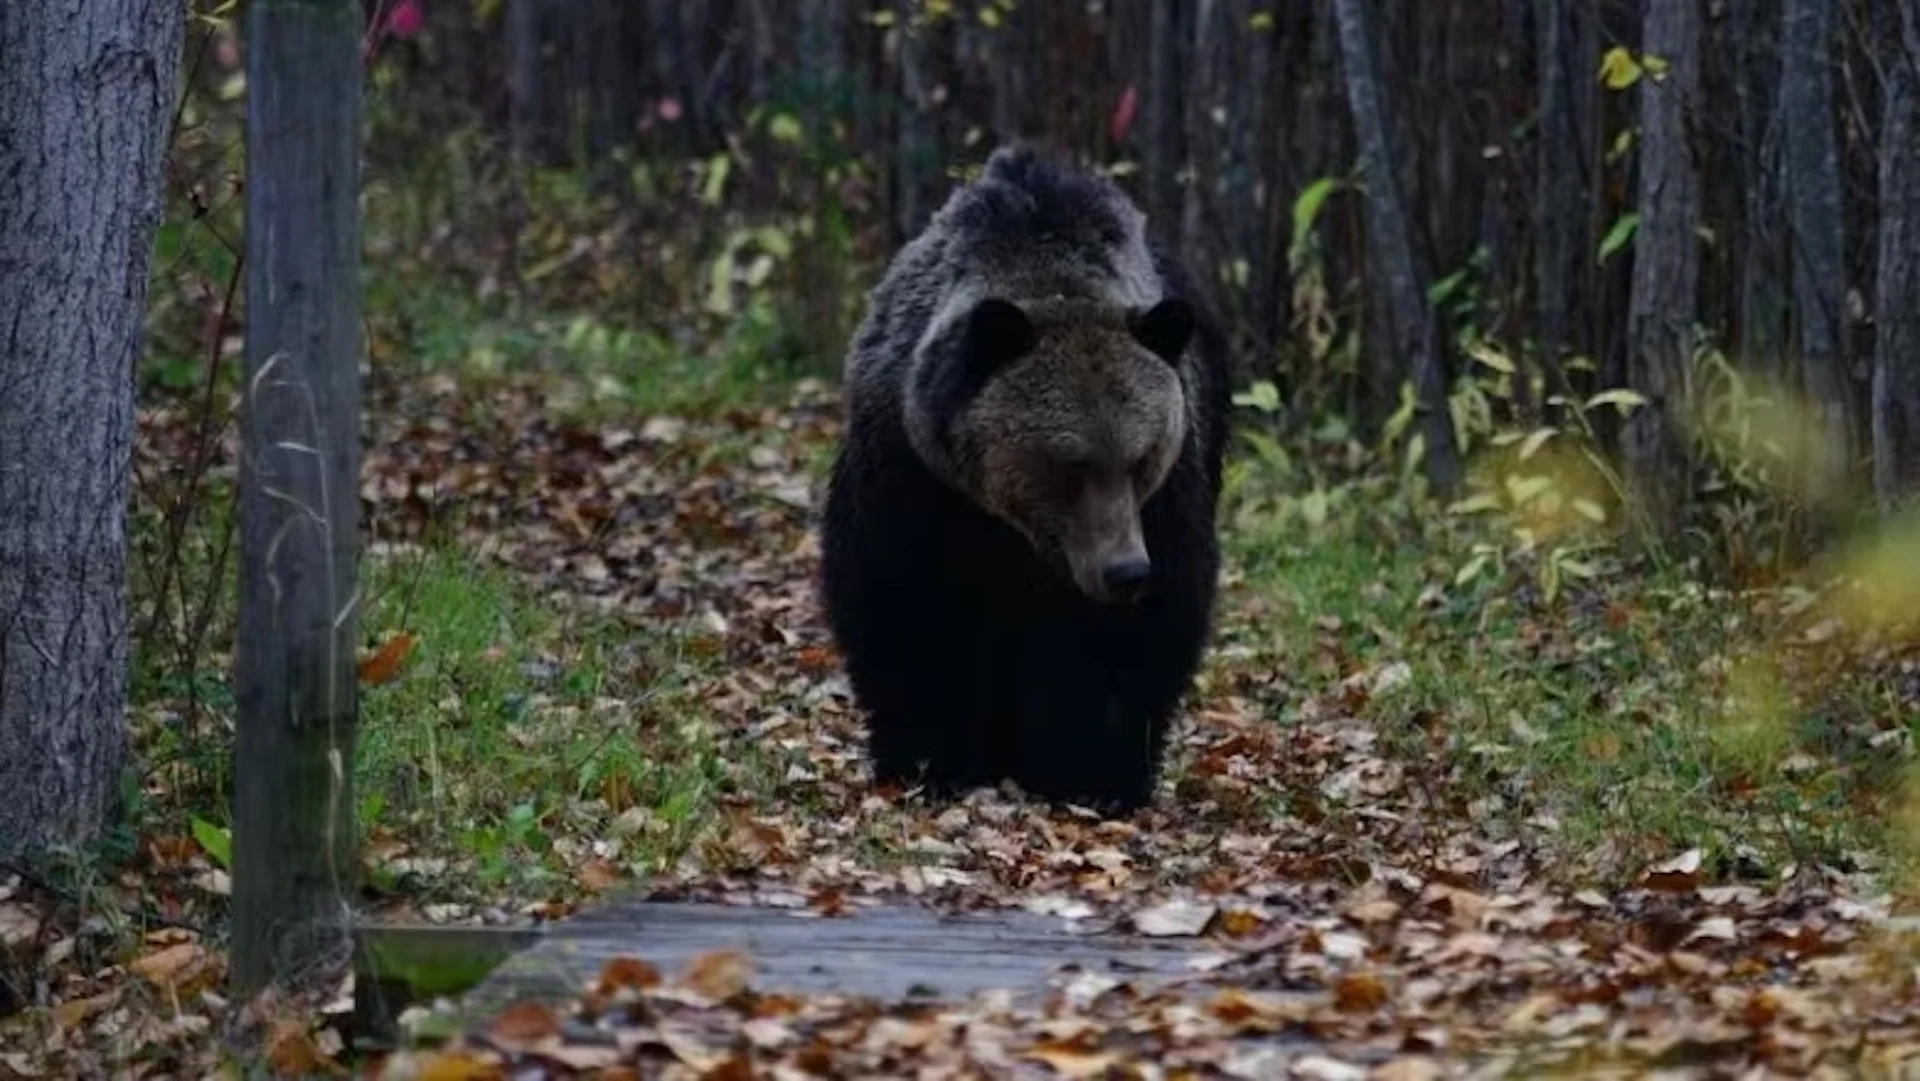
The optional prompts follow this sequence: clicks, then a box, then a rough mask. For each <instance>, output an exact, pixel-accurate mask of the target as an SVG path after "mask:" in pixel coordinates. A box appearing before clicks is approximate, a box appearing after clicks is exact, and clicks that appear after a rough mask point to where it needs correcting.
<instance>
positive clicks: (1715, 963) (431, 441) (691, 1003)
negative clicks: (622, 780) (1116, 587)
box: [364, 381, 1920, 1078]
mask: <svg viewBox="0 0 1920 1081" xmlns="http://www.w3.org/2000/svg"><path fill="white" fill-rule="evenodd" d="M422 395H424V398H423V397H422ZM552 404H553V403H551V402H549V401H548V400H546V399H545V397H544V396H543V392H542V391H541V390H539V389H538V388H537V387H536V386H534V385H532V384H511V383H509V384H506V385H504V386H502V387H500V388H497V389H495V390H492V391H489V392H486V393H484V394H476V393H475V392H474V391H472V390H471V389H470V388H456V387H455V386H454V384H452V383H451V382H450V381H448V382H441V383H435V382H433V381H428V382H427V383H426V384H425V385H424V386H423V387H416V388H411V389H410V390H409V391H408V403H407V405H406V406H405V407H404V408H403V409H399V410H393V409H387V408H384V407H381V408H377V409H375V410H374V411H373V413H372V415H373V416H374V417H375V418H377V420H376V424H375V429H376V430H375V436H374V441H373V446H374V448H375V450H374V451H373V452H372V453H371V454H370V457H369V460H368V471H367V479H366V481H365V486H364V494H365V495H366V497H367V498H368V500H369V501H370V504H371V506H372V507H373V508H374V510H373V513H372V518H373V519H374V520H376V521H377V522H378V523H379V529H380V530H381V531H382V532H383V533H385V534H387V535H391V534H393V533H394V532H395V530H396V529H398V530H399V531H401V532H402V533H404V532H405V531H406V530H408V529H409V528H412V526H410V525H409V523H415V524H424V523H429V522H432V523H439V524H440V525H442V526H444V525H445V524H446V523H459V530H460V532H461V533H462V534H463V537H464V539H465V541H466V542H467V543H469V544H470V545H471V546H472V547H474V548H475V549H476V550H480V551H485V552H487V553H490V554H491V555H493V556H494V557H496V558H499V559H501V560H504V561H505V562H507V563H508V564H510V565H512V566H514V567H515V568H517V569H519V570H520V571H522V572H524V573H525V574H527V575H529V576H530V577H532V578H533V579H534V580H537V581H539V582H540V583H542V585H543V586H544V587H546V588H548V589H549V590H551V591H553V592H554V593H555V595H557V596H567V597H574V598H579V599H581V600H583V601H585V602H587V603H590V604H593V605H598V606H602V607H605V608H607V609H610V610H613V611H617V612H621V613H624V614H627V615H630V616H631V617H632V618H633V619H634V620H635V622H636V624H638V625H664V624H666V623H669V622H673V623H677V624H680V625H690V626H692V627H693V628H695V633H696V641H697V642H699V643H701V648H704V649H707V650H711V651H713V652H715V653H717V654H718V655H719V656H721V657H723V658H724V660H725V662H726V663H725V664H723V665H720V666H718V671H719V673H720V674H718V675H716V676H714V677H713V679H712V682H711V684H710V685H709V686H706V687H704V688H702V697H703V699H704V700H705V701H706V702H707V703H708V704H709V705H710V706H711V707H712V711H713V713H712V715H713V716H714V717H715V718H716V723H717V724H719V725H720V726H721V727H722V728H723V731H722V733H721V734H720V736H719V740H720V748H721V756H722V757H723V758H728V757H732V755H731V753H730V752H731V751H733V750H738V751H740V752H741V756H742V757H745V755H746V754H747V753H748V752H751V753H752V754H755V755H760V756H763V757H764V756H769V755H770V756H773V758H774V761H775V762H776V763H777V764H778V765H777V774H776V775H777V777H778V783H777V784H774V785H763V786H759V787H757V788H756V787H755V786H752V785H745V784H743V785H742V786H741V790H740V791H739V792H738V793H734V794H731V795H730V797H729V799H728V801H727V803H726V806H725V808H724V814H723V816H722V821H720V822H719V823H717V824H716V825H715V827H714V830H713V832H712V836H711V837H710V838H709V839H708V841H707V842H706V843H704V844H702V845H699V846H696V847H695V848H694V849H693V850H692V851H691V852H690V853H689V855H688V857H687V858H686V859H685V860H683V861H682V862H681V864H680V865H679V866H677V867H676V868H675V869H674V870H673V871H672V872H671V873H669V874H666V875H662V876H660V877H659V878H658V879H657V880H653V881H649V882H648V883H647V884H646V886H647V889H648V891H649V893H650V894H651V895H652V896H655V897H658V898H661V899H670V900H708V901H712V900H721V901H727V902H731V903H737V904H757V905H769V906H779V907H783V908H787V909H792V910H795V911H796V912H797V913H799V914H802V915H806V916H809V917H812V918H814V919H820V920H831V919H859V918H861V917H860V915H859V913H860V911H861V910H862V908H863V907H866V906H870V905H875V904H878V903H880V902H881V901H883V900H885V901H886V902H887V903H890V904H897V903H901V902H902V901H903V900H905V901H907V902H910V903H913V904H918V905H923V906H927V907H928V908H929V909H931V910H936V911H948V912H952V911H983V910H995V909H1009V908H1011V909H1023V910H1025V911H1026V912H1028V913H1033V914H1039V915H1042V916H1045V917H1047V918H1049V919H1052V920H1057V921H1062V922H1063V923H1065V924H1067V925H1071V926H1076V927H1084V928H1111V929H1115V930H1120V931H1127V932H1131V933H1133V934H1136V935H1140V936H1147V937H1159V938H1167V939H1171V938H1179V939H1182V940H1184V941H1185V942H1186V944H1188V945H1190V946H1192V947H1193V953H1194V957H1193V960H1192V961H1191V962H1190V963H1189V964H1188V965H1187V968H1188V970H1189V971H1188V972H1187V973H1186V974H1185V975H1184V976H1183V977H1182V978H1181V979H1180V980H1178V981H1174V982H1173V983H1171V984H1162V985H1153V986H1149V985H1148V984H1147V982H1146V981H1134V980H1132V979H1130V976H1129V974H1128V973H1127V972H1125V971H1078V972H1075V971H1065V972H1061V973H1060V974H1059V976H1058V978H1057V979H1056V980H1054V981H1052V982H1051V984H1050V986H1048V987H1044V988H1035V989H1030V990H1034V991H1037V992H1039V993H1037V994H1031V995H1024V996H1022V995H1016V994H1013V993H1012V992H1014V991H1017V990H1021V989H1014V988H1009V989H1006V990H1005V991H996V992H986V993H981V994H976V995H972V996H969V997H967V998H964V999H961V1000H958V1001H946V1002H934V1003H922V1002H911V1001H883V1000H878V999H862V998H854V997H848V996H839V995H834V994H823V993H818V992H809V993H804V994H803V993H796V992H792V991H790V990H787V989H782V988H779V987H768V986H761V985H759V984H758V983H756V981H755V976H756V973H755V970H754V967H753V964H752V958H751V957H743V956H739V955H735V954H731V953H724V952H721V953H714V954H710V955H703V956H701V957H697V958H694V959H693V960H692V961H690V962H686V963H684V964H681V965H679V966H667V965H664V964H661V965H659V966H657V967H656V964H655V962H654V961H650V960H649V959H648V958H646V957H644V956H642V957H636V958H632V959H627V960H619V961H614V962H611V963H609V964H608V965H607V966H606V968H605V970H604V971H603V972H601V973H599V974H598V975H597V976H596V977H594V978H593V979H592V980H590V981H587V984H586V985H585V986H582V987H580V988H579V989H578V994H577V995H576V996H574V998H573V999H572V1000H571V1001H570V1002H566V1003H561V1004H559V1005H557V1006H556V1005H553V1004H540V1003H524V1004H521V1005H518V1006H514V1007H510V1008H508V1009H506V1010H504V1011H503V1012H500V1013H499V1014H498V1015H497V1016H495V1017H493V1018H491V1019H490V1020H488V1021H487V1022H486V1023H484V1024H481V1025H479V1026H477V1027H475V1028H474V1029H472V1030H471V1031H468V1032H466V1033H465V1034H464V1035H463V1036H461V1037H460V1038H458V1039H456V1040H454V1041H453V1042H452V1043H451V1044H449V1045H448V1046H447V1047H445V1048H443V1049H442V1050H440V1051H439V1052H437V1053H425V1054H418V1055H401V1056H396V1057H395V1058H394V1059H393V1060H392V1061H391V1062H389V1063H388V1069H389V1073H390V1074H391V1075H392V1076H405V1075H408V1071H409V1070H420V1071H423V1072H422V1073H420V1074H418V1075H419V1076H436V1077H455V1076H471V1077H484V1076H502V1077H504V1076H512V1077H516V1078H517V1077H542V1076H554V1077H559V1076H575V1075H577V1072H580V1071H584V1072H586V1073H587V1074H589V1075H591V1074H592V1073H593V1072H594V1071H599V1074H598V1075H599V1076H605V1077H625V1076H649V1077H651V1076H662V1077H701V1078H736V1077H738V1078H744V1077H750V1076H779V1077H802V1076H849V1077H851V1076H891V1077H903V1076H904V1077H965V1076H1008V1077H1017V1076H1034V1077H1044V1076H1070V1077H1108V1076H1114V1077H1160V1076H1167V1077H1174V1076H1192V1077H1246V1078H1254V1077H1288V1076H1298V1077H1315V1078H1346V1077H1367V1076H1376V1077H1390V1078H1424V1077H1443V1076H1500V1075H1515V1076H1538V1075H1539V1074H1540V1073H1543V1072H1548V1071H1552V1070H1567V1071H1570V1072H1573V1073H1576V1074H1579V1075H1582V1076H1588V1075H1592V1074H1595V1073H1618V1074H1620V1075H1623V1076H1638V1075H1641V1074H1642V1073H1644V1072H1647V1071H1659V1072H1660V1073H1661V1075H1662V1076H1671V1077H1692V1076H1700V1077H1708V1076H1725V1077H1749V1076H1772V1075H1780V1076H1805V1075H1807V1074H1809V1073H1821V1072H1825V1073H1829V1074H1831V1075H1833V1076H1860V1075H1862V1074H1865V1075H1882V1076H1898V1075H1899V1070H1900V1066H1899V1065H1898V1063H1899V1062H1901V1061H1902V1060H1904V1059H1905V1058H1906V1057H1907V1056H1908V1055H1909V1054H1910V1053H1913V1052H1912V1049H1913V1048H1914V1047H1915V1046H1920V1021H1917V1020H1916V1009H1915V1007H1916V1002H1917V1001H1920V999H1917V998H1916V995H1915V992H1914V987H1915V969H1914V966H1913V964H1912V962H1911V961H1910V960H1909V959H1908V957H1909V954H1908V953H1907V952H1906V951H1905V950H1903V949H1902V948H1900V936H1899V934H1898V933H1897V931H1898V928H1899V926H1900V924H1899V921H1897V920H1891V919H1889V918H1888V917H1887V909H1886V902H1885V901H1884V900H1876V899H1873V898H1867V897H1862V896H1858V895H1856V894H1855V893H1854V892H1852V891H1851V890H1850V888H1849V882H1848V881H1847V880H1846V879H1844V878H1842V877H1841V876H1839V875H1836V874H1828V873H1824V872H1821V871H1818V870H1814V869H1801V870H1800V871H1799V872H1797V873H1796V874H1794V875H1793V876H1792V877H1791V879H1790V880H1789V881H1788V882H1787V884H1786V885H1784V886H1778V887H1769V888H1768V889H1767V890H1765V891H1763V890H1760V889H1756V888H1752V887H1747V886H1715V885H1712V884H1710V883H1708V882H1706V881H1705V880H1704V879H1703V876H1702V869H1701V868H1700V866H1699V859H1698V856H1697V854H1694V853H1686V854H1682V855H1680V856H1678V857H1676V858H1674V859H1673V860H1671V861H1669V862H1667V863H1666V864H1663V865H1661V866H1658V867H1653V868H1649V869H1648V870H1647V873H1646V875H1645V876H1644V877H1643V879H1642V880H1641V881H1640V882H1638V883H1637V884H1635V885H1634V886H1633V887H1632V888H1629V889H1626V890H1623V891H1621V892H1619V893H1617V894H1615V895H1611V896H1607V895H1602V894H1599V893H1594V892H1590V891H1588V892H1582V891H1577V890H1571V889H1570V888H1568V887H1566V886H1563V885H1559V884H1556V879H1555V877H1554V874H1553V872H1554V866H1553V863H1552V857H1551V855H1550V854H1549V852H1548V850H1547V849H1546V848H1545V847H1544V846H1543V845H1542V844H1541V843H1540V840H1539V836H1538V835H1537V834H1530V833H1515V832H1512V831H1510V830H1505V829H1502V828H1499V827H1495V826H1490V825H1486V824H1483V823H1481V822H1479V821H1476V816H1475V814H1474V809H1473V807H1472V806H1471V805H1470V804H1469V803H1468V802H1467V799H1466V797H1464V796H1460V795H1457V794H1455V793H1454V791H1453V789H1454V786H1453V785H1452V784H1451V783H1450V779H1449V777H1448V773H1447V770H1448V769H1449V766H1448V765H1447V764H1446V762H1445V761H1444V759H1443V757H1442V756H1441V754H1440V753H1439V750H1438V748H1437V746H1436V749H1435V751H1434V753H1432V754H1431V755H1429V756H1427V757H1424V758H1416V759H1409V758H1405V757H1401V758H1391V757H1387V756H1386V755H1385V754H1384V753H1382V752H1381V751H1380V750H1379V747H1380V745H1381V743H1382V739H1381V733H1379V732H1378V731H1376V729H1375V728H1374V727H1373V725H1372V723H1371V722H1370V720H1369V719H1368V710H1367V702H1368V698H1369V696H1370V695H1371V694H1373V693H1375V692H1377V691H1379V690H1380V689H1382V687H1383V686H1384V685H1386V684H1390V683H1393V682H1395V681H1398V680H1401V679H1404V678H1405V677H1406V675H1407V673H1406V670H1405V667H1404V665H1399V666H1395V665H1389V666H1385V667H1382V668H1378V669H1372V670H1366V669H1363V670H1358V671H1352V670H1343V671H1337V672H1336V674H1335V675H1333V676H1331V677H1327V678H1324V679H1322V678H1319V677H1313V678H1311V679H1301V681H1300V682H1297V683H1296V682H1294V679H1295V678H1298V677H1295V676H1293V675H1292V674H1290V673H1288V672H1282V671H1278V670H1276V669H1277V668H1278V667H1279V665H1278V663H1277V661H1276V654H1275V653H1274V651H1273V648H1272V647H1271V645H1269V644H1265V643H1266V642H1267V639H1266V637H1264V636H1263V635H1262V633H1261V631H1260V626H1259V621H1260V616H1261V612H1262V609H1263V605H1265V604H1266V603H1268V602H1267V600H1266V599H1265V598H1262V597H1260V596H1258V595H1255V594H1253V593H1252V592H1250V591H1248V590H1247V589H1245V588H1244V587H1242V586H1241V585H1240V584H1239V583H1238V582H1237V581H1235V580H1234V578H1233V577H1232V576H1231V575H1229V578H1228V582H1227V588H1226V589H1225V591H1224V594H1223V598H1222V611H1221V616H1220V621H1219V633H1218V636H1217V639H1216V646H1215V650H1214V652H1213V655H1212V659H1211V661H1210V663H1209V667H1208V670H1207V671H1206V672H1205V673H1204V674H1203V676H1202V678H1201V680H1200V681H1199V686H1198V688H1197V690H1196V692H1195V694H1194V696H1193V699H1192V703H1193V704H1192V709H1191V710H1190V711H1189V715H1188V717H1187V719H1186V720H1185V722H1184V723H1183V725H1182V727H1181V729H1180V730H1179V732H1178V734H1177V736H1176V739H1175V741H1174V749H1173V753H1172V758H1171V760H1170V762H1169V767H1168V770H1167V780H1166V783H1165V784H1164V786H1163V789H1162V791H1161V794H1160V798H1159V800H1158V801H1157V803H1156V805H1155V807H1154V808H1152V809H1150V810H1148V811H1145V812H1142V813H1141V814H1139V815H1137V816H1135V817H1133V818H1131V819H1129V820H1126V821H1102V820H1100V819H1098V818H1096V817H1094V816H1091V815H1089V814H1084V813H1077V812H1074V811H1072V810H1070V809H1068V810H1060V811H1048V810H1046V809H1044V808H1041V807H1038V806H1035V805H1032V804H1028V803H1024V802H1022V801H1019V800H1017V799H1013V798H1008V797H1007V796H1005V795H1003V794H998V793H984V792H983V793H979V794H976V796H975V797H974V798H971V799H969V800H967V801H964V802H962V803H959V804H954V805H947V806H927V805H924V804H922V803H921V802H920V801H918V800H917V799H916V798H914V796H913V794H912V793H898V792H876V791H875V790H873V789H872V787H871V786H869V785H868V784H867V783H866V779H865V773H864V766H863V764H862V761H861V756H860V739H859V729H858V723H857V722H858V718H857V715H856V714H855V713H854V711H853V709H852V706H851V703H850V702H849V700H848V695H847V689H846V685H845V682H844V680H843V678H842V677H841V676H840V675H839V672H838V668H837V663H836V660H835V658H834V655H833V652H832V649H831V643H830V641H829V640H828V638H827V635H826V632H825V630H824V628H823V626H822V624H821V621H820V619H819V615H818V612H817V609H816V605H815V601H814V595H813V568H814V560H815V555H816V551H817V549H816V547H815V540H814V537H813V535H812V533H811V532H810V526H811V514H812V511H813V508H814V506H815V505H816V503H817V497H818V493H817V491H816V490H815V489H814V488H813V486H812V485H811V484H810V480H809V478H810V476H811V474H810V473H809V470H808V469H807V463H809V462H813V463H816V464H817V463H818V462H819V461H820V460H821V456H822V455H823V454H824V453H825V452H826V448H828V447H830V445H831V440H832V438H833V435H834V426H835V421H836V417H835V409H834V403H833V399H832V397H831V393H830V391H829V390H828V389H827V388H823V387H819V386H811V387H808V386H803V387H802V388H801V389H800V390H799V391H798V392H797V393H796V395H795V397H794V400H793V401H792V402H791V403H789V404H788V405H786V406H784V407H782V408H778V409H764V410H760V409H754V410H740V411H735V412H733V413H728V414H723V415H721V416H719V417H715V418H709V419H703V420H688V419H682V418H671V417H655V418H650V419H644V420H641V419H634V418H628V422H623V423H622V424H603V425H588V424H580V425H570V424H566V423H562V422H559V421H554V420H549V419H546V418H548V417H550V416H553V415H555V414H553V413H552V412H551V411H550V410H549V408H548V407H549V406H551V405H552ZM1327 648H1329V649H1331V648H1333V647H1332V646H1328V647H1327ZM1336 667H1338V666H1336ZM1346 668H1348V669H1350V668H1351V666H1346ZM1283 703H1284V704H1286V705H1287V706H1288V707H1289V708H1290V712H1291V713H1292V714H1293V716H1294V717H1295V718H1297V719H1296V720H1294V721H1292V722H1291V723H1288V724H1286V725H1284V726H1283V725H1280V724H1277V723H1275V722H1274V720H1273V718H1274V716H1275V715H1276V712H1277V709H1278V707H1279V706H1280V705H1281V704H1283ZM656 960H658V959H656ZM662 968H671V970H670V971H665V972H662V971H661V969H662ZM929 975H930V976H937V975H938V974H937V973H930V974H929ZM1909 1068H1911V1067H1909Z"/></svg>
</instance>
